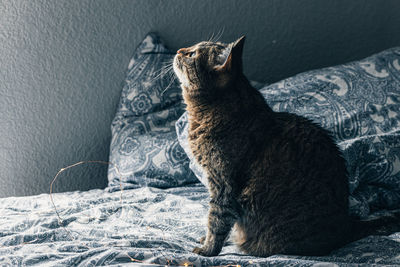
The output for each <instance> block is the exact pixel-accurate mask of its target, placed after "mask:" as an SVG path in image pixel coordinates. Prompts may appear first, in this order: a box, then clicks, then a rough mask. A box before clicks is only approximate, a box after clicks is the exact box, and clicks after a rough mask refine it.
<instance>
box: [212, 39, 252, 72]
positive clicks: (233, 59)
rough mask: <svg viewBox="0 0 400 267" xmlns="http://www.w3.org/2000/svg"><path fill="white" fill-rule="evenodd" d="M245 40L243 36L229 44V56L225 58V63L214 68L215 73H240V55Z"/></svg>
mask: <svg viewBox="0 0 400 267" xmlns="http://www.w3.org/2000/svg"><path fill="white" fill-rule="evenodd" d="M245 39H246V36H244V35H243V36H242V37H240V38H239V39H237V40H236V41H234V42H233V43H231V44H229V49H230V51H229V54H228V56H227V57H226V60H225V62H224V63H223V64H222V65H219V66H217V67H216V70H217V71H225V72H230V71H232V70H233V69H235V70H238V71H242V54H243V46H244V40H245Z"/></svg>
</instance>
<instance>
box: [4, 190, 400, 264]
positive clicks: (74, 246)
mask: <svg viewBox="0 0 400 267" xmlns="http://www.w3.org/2000/svg"><path fill="white" fill-rule="evenodd" d="M53 197H54V202H55V204H56V206H57V210H58V212H59V214H60V217H61V219H62V222H61V224H62V226H61V225H60V222H59V220H58V217H57V215H56V213H55V211H54V208H53V206H52V204H51V201H50V198H49V195H47V194H42V195H38V196H29V197H9V198H3V199H1V201H0V215H1V216H0V266H34V265H37V266H71V265H79V266H95V265H120V266H121V265H128V264H130V265H140V266H142V265H148V266H154V265H156V264H159V265H171V266H173V265H183V266H185V264H186V265H187V266H227V265H237V264H239V265H241V266H269V265H273V266H279V265H281V266H288V265H290V266H360V264H365V266H371V265H372V264H376V265H393V266H399V265H400V233H396V234H393V235H391V236H388V237H386V236H370V237H367V238H364V239H362V240H359V241H357V242H354V243H351V244H348V245H347V246H345V247H343V248H341V249H338V250H337V251H334V252H332V253H331V254H330V255H328V256H325V257H298V256H287V255H274V256H271V257H267V258H256V257H250V256H246V255H243V254H242V253H240V251H238V249H237V248H236V247H235V246H234V245H233V244H232V242H230V241H228V242H227V244H226V246H225V247H224V248H223V251H222V253H221V254H220V255H219V256H218V257H211V258H207V257H201V256H198V255H196V254H193V253H191V251H192V249H193V247H195V246H199V244H198V243H197V241H198V240H199V238H200V237H201V236H203V235H205V232H206V215H207V209H208V201H209V199H208V193H207V191H206V189H205V188H204V187H203V186H202V185H201V184H194V185H191V186H186V187H178V188H171V189H165V190H163V189H156V188H151V187H143V188H138V189H131V190H125V191H123V192H112V193H110V192H108V191H107V190H99V189H97V190H91V191H87V192H68V193H57V194H53Z"/></svg>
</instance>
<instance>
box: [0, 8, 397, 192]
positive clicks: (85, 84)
mask: <svg viewBox="0 0 400 267" xmlns="http://www.w3.org/2000/svg"><path fill="white" fill-rule="evenodd" d="M399 10H400V1H383V0H377V1H373V0H371V1H361V0H353V1H319V0H315V1H298V0H293V1H288V0H276V1H275V0H269V1H265V0H264V1H255V0H253V1H243V0H235V1H228V0H224V1H222V0H220V1H216V0H201V1H200V0H199V1H185V0H173V1H161V0H154V1H153V0H142V1H139V0H137V1H122V0H121V1H118V0H114V1H112V0H93V1H90V0H75V1H72V0H67V1H64V0H57V1H55V0H54V1H51V0H48V1H37V0H26V1H16V0H9V1H5V0H0V43H1V46H0V59H1V72H0V81H1V82H0V197H5V196H20V195H31V194H38V193H43V192H48V190H49V184H50V181H51V179H52V178H53V176H54V175H55V174H56V172H57V171H58V169H60V168H61V167H64V166H66V165H69V164H72V163H74V162H77V161H80V160H89V159H102V160H107V159H108V152H109V142H110V123H111V120H112V118H113V114H114V112H115V109H116V106H117V102H118V98H119V94H120V90H121V87H122V82H123V79H124V72H125V69H126V67H127V64H128V61H129V57H130V56H131V55H132V53H133V51H134V48H135V47H136V46H137V45H138V44H139V42H140V41H141V39H142V38H143V37H144V35H145V34H146V33H147V32H148V31H157V32H158V33H160V35H161V36H162V37H163V39H164V40H166V42H167V43H168V44H169V46H170V47H171V48H173V49H176V48H179V47H182V46H186V45H190V44H193V43H194V42H197V41H200V40H202V39H207V38H209V37H210V36H211V35H212V33H217V32H219V31H220V30H222V29H224V33H223V35H222V40H224V41H229V40H233V39H234V38H237V37H239V36H240V35H242V34H246V35H247V37H248V38H247V43H246V47H245V59H244V64H245V66H244V67H245V72H246V73H247V74H248V76H249V77H250V78H251V79H255V80H260V81H269V82H273V81H277V80H279V79H282V78H284V77H287V76H290V75H293V74H295V73H298V72H302V71H305V70H309V69H313V68H320V67H324V66H328V65H334V64H339V63H343V62H346V61H349V60H354V59H360V58H362V57H365V56H367V55H370V54H372V53H374V52H378V51H380V50H383V49H385V48H389V47H392V46H396V45H397V46H398V45H400V31H399V29H400V15H399ZM106 169H107V168H106V166H104V167H101V166H96V165H90V166H88V165H87V166H86V165H85V166H81V167H77V168H76V169H74V170H71V171H67V172H65V173H64V174H62V176H60V177H59V181H58V182H57V186H56V188H57V190H56V191H66V190H78V189H79V190H87V189H90V188H98V187H104V186H106Z"/></svg>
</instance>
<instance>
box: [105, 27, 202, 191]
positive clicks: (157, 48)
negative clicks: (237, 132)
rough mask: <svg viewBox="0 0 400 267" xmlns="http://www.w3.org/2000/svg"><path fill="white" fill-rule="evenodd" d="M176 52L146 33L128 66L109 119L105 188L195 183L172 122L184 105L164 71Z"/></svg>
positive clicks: (176, 88)
mask: <svg viewBox="0 0 400 267" xmlns="http://www.w3.org/2000/svg"><path fill="white" fill-rule="evenodd" d="M174 54H175V53H173V52H171V51H169V50H168V49H167V48H166V47H165V46H164V44H163V43H162V42H161V40H160V39H159V38H158V37H157V36H156V35H155V34H148V35H147V36H146V38H145V39H144V40H143V42H142V43H141V44H140V45H139V47H138V48H137V49H136V52H135V54H134V55H133V58H132V59H131V61H130V63H129V66H128V73H127V77H126V80H125V86H124V87H123V89H122V93H121V98H120V102H119V106H118V110H117V112H116V115H115V118H114V120H113V122H112V126H111V130H112V140H111V147H110V162H112V163H114V164H115V166H117V169H116V168H115V166H112V165H111V166H110V168H109V170H108V180H109V190H110V191H115V190H119V189H120V185H122V188H123V189H129V188H136V187H140V186H153V187H160V188H167V187H174V186H180V185H183V184H187V183H193V182H198V180H197V179H196V178H195V176H194V175H193V173H192V172H191V171H190V169H189V166H188V165H189V160H188V158H187V156H186V154H185V152H184V151H183V150H182V148H181V146H179V144H178V141H177V137H176V132H175V126H174V125H175V122H176V120H177V119H178V118H179V116H180V115H182V113H183V111H184V109H183V104H182V99H181V94H180V92H181V90H180V87H179V85H178V84H177V83H176V82H175V81H173V79H172V77H173V76H172V75H173V72H172V70H171V71H168V66H169V64H170V63H172V60H173V56H174Z"/></svg>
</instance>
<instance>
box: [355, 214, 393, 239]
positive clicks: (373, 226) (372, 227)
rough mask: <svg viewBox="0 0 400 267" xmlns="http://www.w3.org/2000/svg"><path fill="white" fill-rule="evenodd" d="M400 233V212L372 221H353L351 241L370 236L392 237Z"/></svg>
mask: <svg viewBox="0 0 400 267" xmlns="http://www.w3.org/2000/svg"><path fill="white" fill-rule="evenodd" d="M396 232H400V211H397V212H394V213H392V214H390V215H385V216H383V217H379V218H376V219H371V220H355V219H354V220H353V223H352V234H351V237H352V238H351V239H352V240H351V241H356V240H359V239H362V238H364V237H367V236H370V235H390V234H393V233H396Z"/></svg>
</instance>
